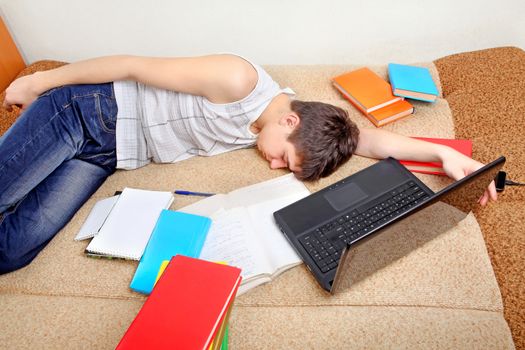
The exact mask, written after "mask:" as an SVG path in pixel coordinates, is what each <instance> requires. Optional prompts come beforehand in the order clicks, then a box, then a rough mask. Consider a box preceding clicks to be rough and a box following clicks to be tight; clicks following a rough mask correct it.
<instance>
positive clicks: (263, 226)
mask: <svg viewBox="0 0 525 350" xmlns="http://www.w3.org/2000/svg"><path fill="white" fill-rule="evenodd" d="M309 194H310V192H309V191H308V190H307V189H306V187H305V188H304V189H303V190H301V191H298V192H297V193H295V194H292V195H289V196H286V197H281V198H276V199H274V200H269V201H264V202H261V203H257V204H254V205H251V206H249V207H248V208H247V209H248V213H249V215H250V221H251V222H252V223H253V224H252V229H253V230H254V231H255V233H256V236H257V239H258V240H259V241H260V242H261V245H262V246H263V247H264V249H262V250H263V251H264V252H265V253H266V257H267V260H268V264H269V265H270V266H271V268H272V270H271V272H272V273H273V272H274V271H276V270H278V269H279V268H281V267H283V266H286V265H294V264H300V263H301V262H302V260H301V258H300V257H299V255H297V253H296V252H295V250H294V249H293V248H292V246H291V245H290V243H288V240H287V239H286V237H285V236H284V234H283V233H282V232H281V231H280V230H279V227H278V226H277V224H276V223H275V220H274V218H273V213H274V212H275V211H277V210H279V209H282V208H284V207H285V206H287V205H289V204H292V203H294V202H296V201H298V200H299V199H302V198H304V197H306V196H308V195H309Z"/></svg>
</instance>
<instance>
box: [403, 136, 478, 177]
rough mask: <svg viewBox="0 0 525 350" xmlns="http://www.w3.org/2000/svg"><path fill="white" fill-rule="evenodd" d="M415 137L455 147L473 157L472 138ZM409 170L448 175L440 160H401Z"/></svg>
mask: <svg viewBox="0 0 525 350" xmlns="http://www.w3.org/2000/svg"><path fill="white" fill-rule="evenodd" d="M414 138H415V139H419V140H423V141H427V142H432V143H437V144H440V145H445V146H449V147H452V148H454V149H455V150H456V151H458V152H460V153H463V154H464V155H466V156H467V157H472V141H471V140H455V139H440V138H429V137H414ZM399 162H400V163H401V164H403V165H404V166H405V167H406V168H407V169H408V170H410V171H412V172H415V173H423V174H434V175H446V174H445V172H444V171H443V164H441V163H438V162H415V161H411V160H400V161H399Z"/></svg>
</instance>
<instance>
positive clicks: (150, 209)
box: [86, 187, 173, 260]
mask: <svg viewBox="0 0 525 350" xmlns="http://www.w3.org/2000/svg"><path fill="white" fill-rule="evenodd" d="M172 202H173V194H172V193H171V192H167V191H150V190H140V189H134V188H128V187H127V188H125V189H124V190H123V191H122V194H120V196H119V197H118V199H117V201H116V203H115V205H114V206H113V208H112V209H111V212H110V213H109V216H108V217H107V218H106V220H105V221H104V224H103V225H102V227H101V228H100V230H99V232H98V234H97V235H96V236H95V237H94V238H93V239H92V240H91V242H90V243H89V245H88V246H87V247H86V254H87V255H89V256H100V257H112V258H123V259H131V260H140V258H141V257H142V254H143V253H144V249H145V248H146V245H147V243H148V240H149V237H150V236H151V232H152V231H153V228H154V227H155V224H156V222H157V219H158V218H159V215H160V213H161V211H162V210H163V209H167V208H169V206H170V205H171V203H172Z"/></svg>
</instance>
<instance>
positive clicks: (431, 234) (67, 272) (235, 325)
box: [0, 48, 525, 349]
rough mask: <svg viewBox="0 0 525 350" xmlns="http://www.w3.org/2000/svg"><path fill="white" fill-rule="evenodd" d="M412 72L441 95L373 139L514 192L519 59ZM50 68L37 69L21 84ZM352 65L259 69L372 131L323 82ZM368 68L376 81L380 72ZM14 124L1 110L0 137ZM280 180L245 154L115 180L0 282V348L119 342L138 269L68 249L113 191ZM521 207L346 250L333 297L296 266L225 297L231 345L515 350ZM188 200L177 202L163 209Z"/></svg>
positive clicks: (499, 51)
mask: <svg viewBox="0 0 525 350" xmlns="http://www.w3.org/2000/svg"><path fill="white" fill-rule="evenodd" d="M413 63H414V64H418V65H422V66H425V67H428V68H429V69H430V71H431V73H432V76H433V78H434V81H435V82H436V83H437V85H438V87H439V91H440V95H439V98H438V100H437V101H436V102H435V103H433V104H428V103H423V102H414V105H415V110H416V111H415V113H414V114H413V115H411V116H410V117H407V118H405V119H402V120H399V121H396V122H394V123H392V124H389V125H386V126H384V128H385V129H387V130H392V131H395V132H398V133H402V134H405V135H409V136H428V137H457V138H469V139H472V140H473V142H474V157H475V158H477V159H479V160H481V161H484V162H488V161H490V160H492V159H495V158H496V157H497V156H499V155H505V156H506V157H507V164H506V166H505V170H506V171H507V172H508V173H509V176H512V178H513V179H514V180H516V181H519V180H521V181H523V175H522V174H523V171H522V170H523V165H522V164H524V163H523V160H524V152H523V145H524V139H523V138H524V137H523V136H522V135H520V133H519V132H518V131H517V128H516V127H517V126H518V123H523V121H522V116H523V113H522V114H521V115H519V114H518V113H516V112H518V111H521V112H523V109H524V108H525V107H524V105H523V99H522V96H523V93H524V92H525V90H524V85H523V81H524V80H523V78H525V53H524V52H523V50H521V49H518V48H495V49H490V50H482V51H478V52H470V53H462V54H456V55H451V56H447V57H443V58H440V59H437V60H436V61H434V62H413ZM60 64H62V63H60V62H53V61H40V62H36V63H33V64H31V65H30V66H28V67H27V68H25V69H24V71H23V72H21V73H20V74H27V73H29V72H32V71H36V70H42V69H49V68H52V67H56V66H58V65H60ZM360 66H362V65H354V64H348V65H316V66H266V67H265V68H266V69H267V71H268V72H269V73H270V74H271V75H272V76H273V77H274V79H275V80H276V81H278V82H279V84H280V85H281V86H290V87H292V88H293V89H294V90H295V91H296V93H297V98H299V99H303V100H320V101H323V102H328V103H332V104H335V105H338V106H340V107H342V108H345V109H346V110H348V112H349V116H350V118H352V119H353V120H354V121H355V122H356V123H357V124H358V125H359V126H360V127H374V126H373V125H372V124H371V123H370V122H369V121H368V120H367V119H366V118H365V117H364V116H362V115H361V114H360V113H359V112H358V111H357V110H356V109H355V108H353V107H352V106H351V105H350V104H349V103H348V102H347V101H346V100H344V99H343V98H342V97H341V95H340V94H339V93H338V92H337V91H336V90H335V89H334V88H333V87H332V86H331V83H330V78H331V77H333V76H335V75H337V74H340V73H342V72H345V71H349V70H352V69H355V68H358V67H360ZM369 67H370V68H371V69H373V70H374V71H376V72H377V73H378V74H380V75H382V76H384V77H386V63H385V65H383V66H369ZM519 77H521V78H522V79H521V81H519V80H520V79H519ZM517 80H518V81H517ZM520 92H521V93H520ZM0 100H3V95H1V96H0ZM16 113H17V111H16V110H15V111H13V112H11V113H8V112H6V111H3V110H2V111H1V114H0V124H1V129H0V133H3V132H4V131H5V130H6V129H7V128H8V127H9V125H10V124H11V123H12V122H13V121H14V120H16V116H17V114H16ZM522 125H523V124H522ZM374 162H375V160H372V159H367V158H363V157H358V156H354V157H352V159H351V160H350V161H349V162H347V163H346V164H345V165H343V166H342V167H341V168H340V169H339V170H338V171H337V172H335V173H334V174H333V175H331V176H329V177H327V178H324V179H321V180H320V181H318V182H315V183H307V184H306V185H307V187H308V188H309V189H310V190H311V191H312V192H313V191H317V190H319V189H321V188H324V187H325V186H328V185H330V184H331V183H334V182H336V181H338V180H340V179H342V178H344V177H345V176H348V175H350V174H352V173H354V172H356V171H358V170H359V169H362V168H364V167H366V166H369V165H371V164H373V163H374ZM284 174H286V171H285V170H270V169H269V168H268V165H267V163H266V161H265V160H264V159H262V157H260V156H259V155H258V154H257V151H256V150H255V149H253V148H250V149H243V150H238V151H234V152H231V153H227V154H222V155H219V156H214V157H210V158H203V157H196V158H192V159H189V160H186V161H183V162H180V163H176V164H163V165H158V164H151V165H148V166H146V167H143V168H141V169H138V170H134V171H124V170H119V171H117V172H116V173H115V174H114V175H112V176H110V178H108V179H107V180H106V182H105V183H104V184H103V185H102V187H101V188H100V189H99V190H98V191H97V192H96V193H95V194H94V195H93V196H92V197H91V198H90V199H89V200H88V201H87V202H86V203H85V204H84V206H83V207H82V208H81V209H80V210H79V211H78V213H77V214H76V215H75V216H74V217H73V218H72V220H71V221H70V222H69V223H68V224H67V226H66V227H64V228H63V229H62V230H61V231H60V232H59V233H58V234H57V235H56V236H55V238H54V239H53V240H52V241H51V242H50V243H49V244H48V246H46V248H45V249H44V250H43V251H42V252H41V253H40V254H39V255H38V256H37V258H36V259H35V260H34V261H33V262H32V263H31V264H30V265H28V266H27V267H24V268H22V269H20V270H18V271H15V272H12V273H8V274H5V275H2V276H0V305H2V308H1V310H2V317H1V318H0V348H5V349H25V348H39V349H62V348H64V349H65V348H68V349H69V348H71V349H74V348H89V349H110V348H114V347H115V346H116V345H117V344H118V342H119V340H120V339H121V337H122V336H123V334H124V333H125V331H126V329H127V328H128V326H129V324H130V323H131V322H132V320H133V318H134V317H135V316H136V314H137V313H138V311H139V310H140V308H141V306H142V305H143V303H144V302H145V300H146V297H145V296H144V295H141V294H138V293H135V292H133V291H132V290H131V289H130V288H129V283H130V280H131V278H132V276H133V274H134V272H135V269H136V267H137V262H134V261H124V260H105V259H93V258H89V257H86V256H85V254H84V249H85V248H86V246H87V244H88V242H86V241H82V242H78V241H74V237H75V235H76V234H77V232H78V230H79V228H80V227H81V225H82V223H83V222H84V220H85V219H86V217H87V215H88V214H89V212H90V210H91V208H92V207H93V205H94V204H95V203H96V202H97V201H98V200H100V199H103V198H106V197H108V196H111V195H112V194H113V193H114V192H115V191H116V190H122V188H124V187H134V188H142V189H152V190H172V189H174V188H185V189H196V190H199V191H204V192H214V193H227V192H229V191H232V190H234V189H236V188H239V187H242V186H247V185H250V184H253V183H257V182H260V181H263V180H266V179H270V178H274V177H277V176H280V175H284ZM417 176H418V177H419V178H420V179H422V180H423V181H424V182H425V183H426V184H428V185H429V187H431V188H432V189H433V190H439V189H440V188H443V187H444V186H446V185H447V184H449V183H450V179H448V178H445V177H441V176H435V175H424V174H417ZM520 177H521V179H520ZM523 197H524V196H523V190H520V189H519V188H517V187H516V188H508V189H506V190H505V191H504V192H503V193H501V194H500V199H499V201H498V202H499V203H494V204H489V205H488V206H487V207H485V208H481V207H480V208H476V209H475V210H474V211H473V212H470V213H468V215H467V216H466V217H462V218H461V220H456V219H458V218H459V215H460V214H459V213H458V212H457V211H456V210H455V209H454V208H451V207H448V206H445V205H437V206H434V207H431V208H429V209H428V210H424V211H421V212H419V213H417V214H416V215H414V216H413V217H412V218H411V219H410V220H407V221H406V222H403V225H397V226H395V227H394V228H393V230H391V231H389V233H388V234H385V235H379V236H378V237H377V239H376V242H375V243H376V244H374V245H372V244H371V245H369V246H364V247H363V248H362V249H359V250H357V251H356V253H355V255H354V256H353V257H352V259H353V260H352V266H355V270H354V272H353V273H354V276H353V277H352V280H351V282H352V283H348V285H347V286H346V288H344V289H343V290H341V291H340V292H339V293H337V294H335V295H330V294H328V293H326V292H325V291H324V290H323V289H322V288H321V287H320V286H319V285H318V284H317V283H316V281H315V279H314V278H313V276H312V275H311V274H310V273H309V272H308V270H307V269H306V267H305V266H304V265H300V266H297V267H295V268H292V269H290V270H288V271H286V272H285V273H283V274H282V275H280V276H279V277H277V278H276V279H275V280H273V281H272V282H270V283H267V284H264V285H261V286H259V287H256V288H254V289H252V290H250V291H248V292H247V293H245V294H243V295H240V296H238V297H237V298H236V299H235V302H234V306H233V309H232V314H231V318H230V322H229V326H230V333H229V346H230V348H232V349H269V348H271V349H305V348H316V349H348V348H352V349H353V348H374V349H376V348H388V349H390V348H411V349H414V348H419V349H428V348H439V349H512V348H515V347H517V348H523V346H524V344H525V342H524V340H523V338H524V330H523V320H524V318H523V309H524V307H523V306H524V304H525V301H524V300H523V296H524V293H523V292H524V287H523V276H522V270H521V266H523V257H522V254H521V253H520V249H521V250H522V249H523V243H524V232H525V230H524V224H523V223H522V222H521V218H522V216H523V200H524V199H523ZM196 200H198V198H195V197H185V196H177V197H176V199H175V201H174V203H173V204H172V206H171V209H174V210H176V209H179V208H182V207H184V206H186V205H189V204H191V203H193V202H195V201H196ZM458 221H459V222H458ZM452 223H453V224H452ZM503 235H505V239H504V240H503V239H501V236H503ZM387 247H388V248H387ZM520 247H521V248H520ZM393 253H395V254H394V256H393V255H392V254H393ZM505 260H511V261H510V262H508V261H507V262H506V261H505ZM520 262H521V266H519V265H520ZM515 293H517V294H515ZM502 294H503V298H502ZM510 308H511V309H512V310H509V309H510ZM509 326H510V327H509Z"/></svg>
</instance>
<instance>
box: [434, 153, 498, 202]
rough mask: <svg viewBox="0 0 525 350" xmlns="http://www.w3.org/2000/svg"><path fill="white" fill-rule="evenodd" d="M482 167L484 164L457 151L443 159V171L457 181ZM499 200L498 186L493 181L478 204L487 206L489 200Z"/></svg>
mask: <svg viewBox="0 0 525 350" xmlns="http://www.w3.org/2000/svg"><path fill="white" fill-rule="evenodd" d="M482 167H483V164H482V163H480V162H478V161H475V160H474V159H471V158H469V157H467V156H465V155H463V154H461V153H458V152H455V151H454V152H450V153H447V154H446V156H444V157H443V169H444V170H445V173H446V174H447V175H448V176H450V177H451V178H453V179H455V180H459V179H462V178H463V177H465V176H467V175H469V174H471V173H473V172H474V171H476V170H478V169H480V168H482ZM497 199H498V194H497V192H496V184H495V182H494V181H492V182H491V183H490V184H489V186H488V187H487V189H486V190H485V192H484V193H483V195H482V196H481V197H480V198H479V200H478V203H479V204H481V205H482V206H485V205H486V204H487V203H488V202H489V200H492V201H496V200H497Z"/></svg>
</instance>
